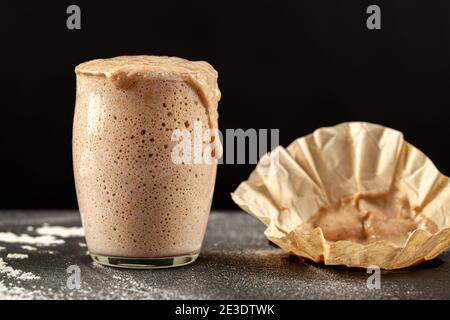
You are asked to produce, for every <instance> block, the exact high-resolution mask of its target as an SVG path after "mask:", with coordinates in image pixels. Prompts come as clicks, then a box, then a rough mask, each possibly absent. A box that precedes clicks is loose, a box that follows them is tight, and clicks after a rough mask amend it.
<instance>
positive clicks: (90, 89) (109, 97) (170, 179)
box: [73, 57, 217, 257]
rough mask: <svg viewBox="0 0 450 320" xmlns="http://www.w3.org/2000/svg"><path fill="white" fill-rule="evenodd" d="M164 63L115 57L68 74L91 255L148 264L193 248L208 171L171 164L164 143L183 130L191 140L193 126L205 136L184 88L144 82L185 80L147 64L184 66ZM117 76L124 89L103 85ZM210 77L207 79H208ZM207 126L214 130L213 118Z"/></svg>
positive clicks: (203, 111)
mask: <svg viewBox="0 0 450 320" xmlns="http://www.w3.org/2000/svg"><path fill="white" fill-rule="evenodd" d="M167 59H168V60H166V58H155V57H129V58H128V57H127V58H120V57H119V58H115V59H108V60H102V61H94V62H90V63H86V64H84V66H83V65H82V66H81V67H78V68H77V73H78V79H77V107H76V111H75V118H74V135H73V150H74V171H75V178H76V187H77V196H78V203H79V207H80V212H81V216H82V220H83V225H84V227H85V233H86V239H87V244H88V247H89V250H90V252H91V253H96V254H105V255H114V256H135V257H152V256H167V255H178V254H186V253H189V252H194V251H196V250H198V249H199V248H200V246H201V243H202V239H203V235H204V231H205V228H206V223H207V219H208V214H209V210H210V204H211V198H212V192H213V188H214V181H215V174H216V166H215V165H206V164H190V165H176V164H174V163H173V162H172V161H171V150H172V148H173V147H174V145H175V144H177V142H174V141H172V140H171V134H172V132H173V130H175V129H186V130H189V131H190V132H191V136H192V132H193V127H194V123H195V122H196V121H200V122H201V123H202V129H203V130H205V129H208V122H209V120H210V119H209V112H208V109H207V108H205V105H204V103H203V102H202V100H201V94H200V93H199V91H198V90H196V89H195V87H193V86H192V85H190V84H189V83H187V82H186V81H185V80H184V79H183V78H180V77H178V78H177V77H166V76H157V77H152V76H148V77H147V75H146V76H143V74H144V73H146V72H147V73H146V74H152V72H153V71H155V72H156V73H157V72H162V71H163V70H172V71H174V70H177V71H180V70H187V69H184V67H180V66H178V67H169V66H165V65H164V64H163V65H162V66H160V65H159V66H155V65H153V64H152V63H150V62H152V61H153V62H154V61H174V62H180V64H181V61H183V60H181V59H174V58H167ZM124 60H125V62H124V63H121V61H122V62H123V61H124ZM146 63H147V64H146ZM182 65H189V63H188V62H185V63H184V64H182ZM195 65H197V63H193V66H195ZM200 65H201V66H203V65H204V64H203V63H200ZM192 69H193V70H197V69H194V67H192ZM203 69H207V67H204V68H203ZM203 69H201V70H203ZM80 70H84V71H83V73H80ZM87 70H89V72H87ZM93 70H96V71H95V72H94V71H93ZM201 70H200V71H198V72H199V74H201V76H200V77H203V76H205V75H204V74H203V73H202V71H201ZM122 72H123V73H125V74H126V75H127V77H129V78H133V79H134V80H133V81H134V82H133V84H132V85H130V86H127V87H126V88H124V87H121V86H117V83H115V82H114V80H113V81H111V80H112V79H111V77H112V76H113V75H114V74H117V73H122ZM174 72H175V71H174ZM89 73H91V74H89ZM93 74H96V75H100V76H92V75H93ZM138 74H139V76H136V75H138ZM161 74H162V73H161ZM174 74H176V72H175V73H174ZM103 75H105V76H103ZM133 75H134V76H133ZM213 75H214V72H213V71H212V70H211V71H210V72H209V73H208V75H207V77H210V76H211V77H212V76H213ZM135 76H136V77H135ZM216 85H217V84H215V85H213V88H212V91H214V88H215V86H216ZM205 90H207V91H208V92H209V91H211V88H205ZM212 121H213V126H217V118H215V119H214V120H212Z"/></svg>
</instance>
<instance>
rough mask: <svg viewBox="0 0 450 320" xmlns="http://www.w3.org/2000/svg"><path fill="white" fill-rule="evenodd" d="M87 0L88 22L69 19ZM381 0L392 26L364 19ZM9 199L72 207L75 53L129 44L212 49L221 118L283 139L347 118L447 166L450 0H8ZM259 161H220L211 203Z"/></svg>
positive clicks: (226, 204)
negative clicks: (388, 130)
mask: <svg viewBox="0 0 450 320" xmlns="http://www.w3.org/2000/svg"><path fill="white" fill-rule="evenodd" d="M70 4H77V5H79V6H80V7H81V11H82V29H81V30H72V31H71V30H68V29H67V28H66V19H67V17H68V15H67V14H66V8H67V6H69V5H70ZM370 4H378V5H379V6H380V7H381V12H382V14H381V18H382V29H381V30H368V29H367V28H366V19H367V17H368V15H367V14H366V8H367V6H368V5H370ZM1 12H2V15H1V21H0V26H1V29H0V35H1V42H2V47H1V51H0V54H1V59H2V60H1V61H2V65H1V72H2V74H1V93H2V95H1V99H0V101H1V113H0V151H1V153H0V207H2V208H75V207H76V197H75V191H74V183H73V173H72V158H71V133H72V117H73V110H74V98H75V75H74V72H73V69H74V67H75V65H77V64H78V63H80V62H82V61H85V60H89V59H93V58H100V57H111V56H116V55H122V54H156V55H175V56H180V57H184V58H187V59H192V60H206V61H208V62H210V63H211V64H212V65H213V66H214V67H215V68H216V69H217V70H218V71H219V77H220V79H219V85H220V88H221V91H222V93H223V98H222V101H221V102H220V110H219V112H220V127H221V129H225V128H243V129H247V128H256V129H258V128H279V129H280V143H281V144H282V145H285V146H286V145H287V144H289V143H290V142H291V141H292V140H294V139H295V138H297V137H299V136H302V135H305V134H308V133H310V132H312V131H313V130H314V129H316V128H318V127H321V126H326V125H334V124H337V123H339V122H343V121H350V120H365V121H371V122H376V123H380V124H383V125H386V126H390V127H393V128H396V129H398V130H401V131H403V132H404V134H405V136H406V139H407V140H408V141H409V142H411V143H413V144H414V145H415V146H417V147H419V148H420V149H421V150H422V151H424V152H425V153H426V154H427V155H428V156H429V157H430V158H431V159H432V160H433V161H434V163H435V164H436V165H437V167H438V168H439V169H440V170H441V171H442V172H443V173H444V174H446V175H449V174H450V155H449V152H448V147H449V145H448V137H449V134H448V133H449V129H448V126H449V115H450V111H449V102H450V90H449V89H450V83H449V82H450V3H449V2H448V1H444V0H442V1H406V0H405V1H376V2H373V1H370V2H369V1H348V0H328V1H319V0H303V1H274V0H265V1H211V0H209V1H206V0H196V1H179V2H174V1H149V0H147V1H132V0H128V1H117V2H116V1H72V2H67V1H40V2H38V1H33V2H31V1H29V2H17V1H15V2H12V1H8V2H4V3H2V10H1ZM252 168H253V166H252V165H221V166H220V168H219V172H218V177H217V184H216V192H215V198H214V204H213V206H214V208H216V209H222V208H236V207H235V206H234V204H233V203H232V201H231V199H230V197H229V193H230V192H231V191H233V190H234V189H235V188H236V187H237V185H238V184H239V182H240V181H242V180H244V179H246V178H247V176H248V174H249V173H250V171H251V170H252Z"/></svg>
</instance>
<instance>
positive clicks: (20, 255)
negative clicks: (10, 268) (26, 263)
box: [6, 253, 28, 259]
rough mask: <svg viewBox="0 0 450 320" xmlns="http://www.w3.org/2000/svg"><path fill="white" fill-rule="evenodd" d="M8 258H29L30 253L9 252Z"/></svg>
mask: <svg viewBox="0 0 450 320" xmlns="http://www.w3.org/2000/svg"><path fill="white" fill-rule="evenodd" d="M6 258H7V259H27V258H28V255H27V254H25V253H8V255H7V256H6Z"/></svg>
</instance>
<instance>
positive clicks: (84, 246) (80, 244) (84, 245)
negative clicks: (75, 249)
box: [78, 242, 87, 248]
mask: <svg viewBox="0 0 450 320" xmlns="http://www.w3.org/2000/svg"><path fill="white" fill-rule="evenodd" d="M78 245H79V246H80V247H82V248H86V247H87V245H86V243H84V242H78Z"/></svg>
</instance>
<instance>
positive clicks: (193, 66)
mask: <svg viewBox="0 0 450 320" xmlns="http://www.w3.org/2000/svg"><path fill="white" fill-rule="evenodd" d="M75 72H76V73H77V74H85V75H97V76H105V77H107V78H109V79H110V80H111V81H112V82H113V83H114V84H115V85H116V86H118V87H121V88H127V87H129V86H131V85H132V84H134V82H135V81H137V80H142V79H155V78H160V79H166V80H167V79H172V80H179V79H182V80H183V81H185V82H187V83H188V84H190V85H191V86H192V87H193V88H194V90H196V91H197V93H198V94H199V96H200V99H201V100H202V102H203V104H204V105H205V107H206V108H207V109H208V112H209V116H210V118H211V119H210V120H211V122H212V123H211V124H214V120H215V119H216V118H217V104H218V101H219V100H220V97H221V93H220V90H219V87H218V85H217V77H218V75H217V71H216V70H215V69H214V68H213V67H212V66H211V65H210V64H209V63H207V62H205V61H189V60H186V59H182V58H178V57H168V56H144V55H142V56H120V57H114V58H109V59H96V60H91V61H87V62H84V63H81V64H80V65H78V66H77V67H76V68H75Z"/></svg>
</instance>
